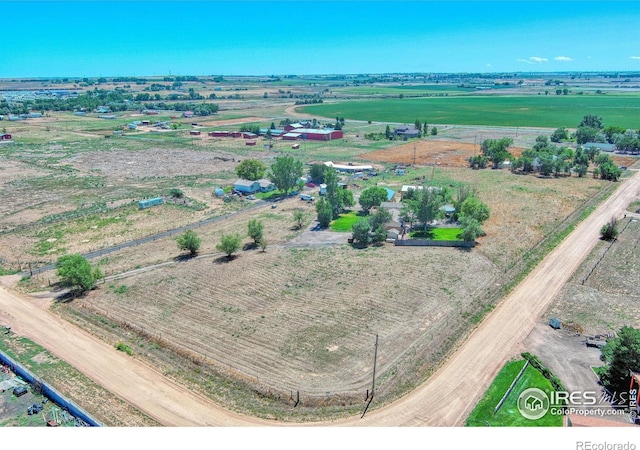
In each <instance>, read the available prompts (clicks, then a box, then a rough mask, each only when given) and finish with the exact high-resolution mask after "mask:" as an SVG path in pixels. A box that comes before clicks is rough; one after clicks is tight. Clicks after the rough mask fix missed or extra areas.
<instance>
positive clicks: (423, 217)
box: [416, 186, 444, 231]
mask: <svg viewBox="0 0 640 450" xmlns="http://www.w3.org/2000/svg"><path fill="white" fill-rule="evenodd" d="M419 192H420V193H419V194H418V209H417V214H416V215H417V217H418V220H419V221H420V222H422V224H423V226H424V230H425V231H426V230H427V227H428V226H429V223H430V222H431V221H433V220H435V219H436V217H437V216H438V212H439V209H440V207H441V206H442V205H444V198H443V197H442V194H441V191H440V189H438V188H435V187H427V186H425V187H424V189H422V190H421V191H419Z"/></svg>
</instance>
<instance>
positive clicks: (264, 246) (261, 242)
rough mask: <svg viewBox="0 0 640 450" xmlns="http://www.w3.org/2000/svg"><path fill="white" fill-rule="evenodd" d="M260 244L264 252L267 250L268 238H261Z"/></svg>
mask: <svg viewBox="0 0 640 450" xmlns="http://www.w3.org/2000/svg"><path fill="white" fill-rule="evenodd" d="M258 245H259V246H260V250H262V253H264V252H266V251H267V240H266V239H265V238H264V237H263V238H262V239H260V242H258Z"/></svg>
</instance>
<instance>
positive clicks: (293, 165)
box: [269, 156, 304, 195]
mask: <svg viewBox="0 0 640 450" xmlns="http://www.w3.org/2000/svg"><path fill="white" fill-rule="evenodd" d="M303 171H304V166H303V164H302V161H300V160H298V159H295V158H294V157H293V156H279V157H277V158H276V160H275V162H274V163H273V164H272V165H271V172H270V174H269V179H270V180H271V182H272V183H273V184H274V185H275V186H276V187H277V188H278V189H279V190H280V191H282V192H284V194H285V195H286V194H288V193H289V191H290V190H292V189H294V188H295V187H296V186H297V185H298V179H299V178H300V177H301V176H302V173H303Z"/></svg>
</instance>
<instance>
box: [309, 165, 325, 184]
mask: <svg viewBox="0 0 640 450" xmlns="http://www.w3.org/2000/svg"><path fill="white" fill-rule="evenodd" d="M326 168H327V166H325V165H324V164H319V163H314V164H312V165H311V168H310V169H309V176H310V177H311V181H313V182H314V183H315V184H321V183H324V171H325V169H326Z"/></svg>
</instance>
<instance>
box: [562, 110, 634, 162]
mask: <svg viewBox="0 0 640 450" xmlns="http://www.w3.org/2000/svg"><path fill="white" fill-rule="evenodd" d="M572 137H573V138H575V140H576V143H578V144H579V145H582V144H586V143H587V142H598V143H607V144H615V146H616V148H617V149H618V150H619V151H621V152H625V153H638V152H640V132H639V131H634V130H630V129H625V128H622V127H618V126H614V125H610V126H606V127H605V126H604V124H603V120H602V117H600V116H597V115H595V114H587V115H585V116H584V117H583V118H582V120H581V121H580V123H579V124H578V128H577V129H576V132H575V134H574V135H573V136H572ZM572 137H571V136H570V135H569V131H568V130H567V129H566V128H557V129H556V130H555V131H554V132H553V134H552V135H551V137H550V139H551V142H564V141H568V140H569V139H571V138H572Z"/></svg>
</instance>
